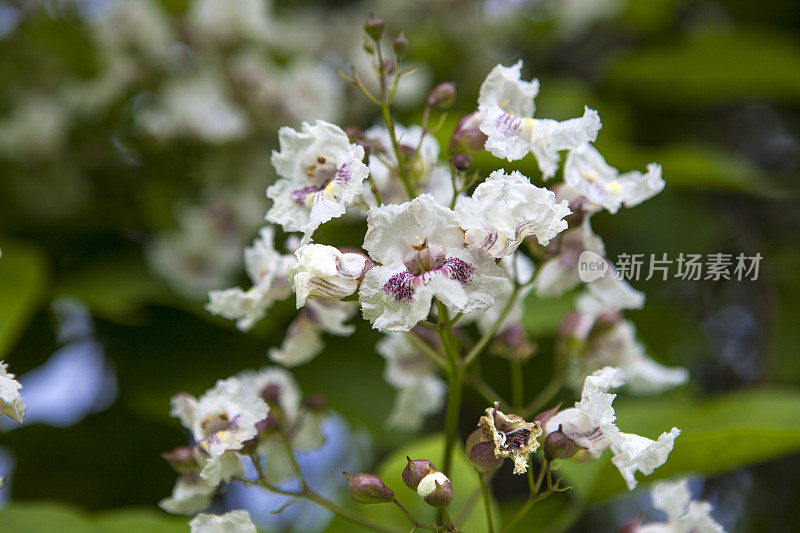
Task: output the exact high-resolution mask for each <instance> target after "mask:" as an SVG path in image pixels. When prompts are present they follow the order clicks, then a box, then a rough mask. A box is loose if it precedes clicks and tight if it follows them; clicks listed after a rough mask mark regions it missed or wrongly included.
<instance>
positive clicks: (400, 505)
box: [394, 498, 439, 530]
mask: <svg viewBox="0 0 800 533" xmlns="http://www.w3.org/2000/svg"><path fill="white" fill-rule="evenodd" d="M394 504H395V505H397V507H398V508H399V509H400V510H401V511H403V514H404V515H406V516H407V517H408V519H409V520H411V523H412V524H414V527H415V528H422V529H434V530H435V529H439V528H438V527H436V526H428V525H425V524H423V523H421V522H418V521H417V519H416V518H414V515H412V514H411V513H409V512H408V509H406V508H405V507H404V506H403V504H402V503H400V502H399V501H397V498H395V499H394Z"/></svg>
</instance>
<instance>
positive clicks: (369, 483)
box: [342, 472, 394, 503]
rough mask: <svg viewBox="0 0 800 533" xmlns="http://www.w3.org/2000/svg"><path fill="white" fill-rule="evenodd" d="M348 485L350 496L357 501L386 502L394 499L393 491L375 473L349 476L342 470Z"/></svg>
mask: <svg viewBox="0 0 800 533" xmlns="http://www.w3.org/2000/svg"><path fill="white" fill-rule="evenodd" d="M342 474H344V477H346V478H347V483H348V485H350V496H352V497H353V499H354V500H355V501H357V502H358V503H386V502H391V501H394V492H393V491H392V489H390V488H389V487H387V486H386V485H385V484H384V482H383V481H381V478H379V477H378V476H376V475H375V474H356V475H354V476H351V475H350V474H348V473H347V472H342Z"/></svg>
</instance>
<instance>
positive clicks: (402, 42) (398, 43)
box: [392, 33, 408, 57]
mask: <svg viewBox="0 0 800 533" xmlns="http://www.w3.org/2000/svg"><path fill="white" fill-rule="evenodd" d="M392 49H394V55H396V56H397V57H401V56H402V55H403V54H405V53H406V50H408V39H406V36H405V35H404V34H402V33H401V34H400V35H398V36H397V37H395V38H394V40H393V41H392Z"/></svg>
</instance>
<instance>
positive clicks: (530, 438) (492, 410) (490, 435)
mask: <svg viewBox="0 0 800 533" xmlns="http://www.w3.org/2000/svg"><path fill="white" fill-rule="evenodd" d="M479 425H480V427H481V429H482V430H483V437H484V439H486V440H488V441H491V442H494V456H495V457H496V458H498V459H499V458H501V457H503V458H507V457H510V458H511V459H512V460H513V461H514V473H515V474H524V473H525V472H527V471H528V457H529V456H530V454H532V453H533V452H535V451H536V450H537V449H538V448H539V441H538V440H537V438H538V437H539V435H541V434H542V428H541V427H540V426H539V422H526V421H525V420H524V419H523V418H522V417H520V416H517V415H514V414H509V415H507V414H505V413H503V412H502V411H500V410H499V409H498V403H497V402H495V404H494V407H488V408H487V409H486V414H485V415H484V416H482V417H481V419H480V422H479Z"/></svg>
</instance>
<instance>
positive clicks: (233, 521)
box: [189, 510, 256, 533]
mask: <svg viewBox="0 0 800 533" xmlns="http://www.w3.org/2000/svg"><path fill="white" fill-rule="evenodd" d="M189 526H190V527H191V528H192V533H256V526H255V525H254V524H253V521H252V520H251V519H250V514H249V513H248V512H247V511H243V510H237V511H229V512H227V513H225V514H224V515H214V514H199V515H197V516H195V517H194V518H193V519H192V521H191V522H189Z"/></svg>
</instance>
